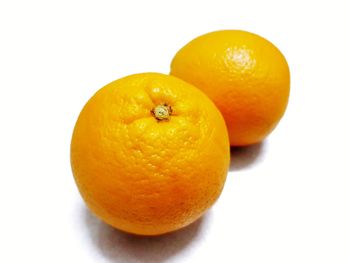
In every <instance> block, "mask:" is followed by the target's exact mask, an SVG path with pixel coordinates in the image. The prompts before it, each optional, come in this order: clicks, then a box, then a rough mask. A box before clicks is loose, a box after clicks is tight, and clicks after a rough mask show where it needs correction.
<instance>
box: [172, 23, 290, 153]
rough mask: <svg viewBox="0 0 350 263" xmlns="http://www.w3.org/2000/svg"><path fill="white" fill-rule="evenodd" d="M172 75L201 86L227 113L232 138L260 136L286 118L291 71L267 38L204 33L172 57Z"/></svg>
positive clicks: (238, 142)
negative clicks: (284, 115) (284, 116)
mask: <svg viewBox="0 0 350 263" xmlns="http://www.w3.org/2000/svg"><path fill="white" fill-rule="evenodd" d="M171 75H174V76H176V77H179V78H181V79H183V80H185V81H187V82H189V83H191V84H194V85H195V86H197V87H198V88H200V89H201V90H203V91H204V92H205V93H206V94H207V95H208V96H209V97H210V98H211V99H212V100H213V101H214V102H215V104H216V106H217V107H218V108H219V109H220V111H221V113H222V114H223V116H224V118H225V121H226V125H227V127H228V132H229V137H230V143H231V145H233V146H243V145H249V144H253V143H257V142H260V141H262V140H263V139H264V138H265V137H266V136H267V135H268V134H269V133H270V132H271V131H272V130H273V129H274V128H275V127H276V125H277V123H278V122H279V120H280V119H281V118H282V116H283V114H284V112H285V109H286V106H287V103H288V97H289V86H290V75H289V68H288V64H287V62H286V60H285V58H284V56H283V55H282V53H281V52H280V51H279V50H278V49H277V48H276V47H275V46H274V45H273V44H271V43H270V42H269V41H267V40H266V39H264V38H262V37H260V36H258V35H255V34H252V33H248V32H245V31H239V30H224V31H216V32H212V33H208V34H206V35H203V36H200V37H198V38H196V39H194V40H192V41H191V42H189V43H188V44H187V45H186V46H184V47H183V48H182V49H181V50H180V51H179V52H178V53H177V54H176V55H175V57H174V59H173V61H172V64H171Z"/></svg>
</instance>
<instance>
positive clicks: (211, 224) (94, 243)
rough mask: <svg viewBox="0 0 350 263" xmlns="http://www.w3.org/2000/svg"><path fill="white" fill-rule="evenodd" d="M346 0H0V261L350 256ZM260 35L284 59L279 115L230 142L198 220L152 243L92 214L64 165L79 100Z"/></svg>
mask: <svg viewBox="0 0 350 263" xmlns="http://www.w3.org/2000/svg"><path fill="white" fill-rule="evenodd" d="M346 3H347V1H300V3H298V2H297V1H289V3H286V2H285V1H267V0H265V1H245V0H241V1H219V0H217V1H210V2H209V1H171V2H170V1H151V0H148V1H138V2H136V1H87V0H85V1H37V0H33V1H1V2H0V38H1V39H0V89H1V92H0V121H1V129H0V160H1V163H0V176H1V183H0V207H1V210H0V211H1V217H0V222H1V224H0V243H1V244H0V245H1V246H0V247H1V250H0V262H4V263H5V262H6V263H7V262H21V263H23V262H84V263H90V262H99V263H105V262H106V263H108V262H236V263H249V262H251V263H252V262H254V263H256V262H259V263H264V262H267V263H274V262H276V263H277V262H278V263H281V262H283V263H286V262H293V263H295V262H298V263H302V262H307V263H310V262H317V263H322V262H337V263H345V262H347V263H348V262H350V168H349V149H350V143H349V134H350V129H349V119H350V118H349V113H350V111H349V110H350V109H349V100H350V97H349V88H350V81H349V61H350V51H349V46H350V39H349V27H348V25H349V24H350V18H349V12H348V10H349V9H348V7H347V5H346ZM231 28H232V29H245V30H248V31H252V32H255V33H258V34H260V35H262V36H264V37H266V38H267V39H269V40H271V41H272V42H273V43H275V45H277V46H278V47H279V48H280V49H281V50H282V52H283V53H284V54H285V56H286V58H287V60H288V62H289V65H290V68H291V75H292V92H291V98H290V104H289V107H288V111H287V113H286V115H285V117H284V119H283V121H282V122H281V123H280V125H279V126H278V128H277V129H276V130H275V131H274V132H273V134H272V135H271V136H270V137H269V138H268V140H267V141H266V142H265V143H264V144H263V145H260V146H255V147H252V148H249V149H246V150H245V151H235V152H234V154H233V158H232V167H231V172H230V174H229V175H228V179H227V184H226V186H225V189H224V192H223V194H222V196H221V198H220V199H219V201H218V202H217V203H216V205H215V206H214V207H213V209H211V211H210V212H209V213H208V214H207V215H206V216H205V217H204V218H203V219H202V220H201V221H199V222H197V223H195V224H193V225H191V226H190V227H188V228H186V229H184V230H182V231H179V232H177V233H174V234H171V235H167V236H163V237H159V238H143V239H142V238H136V237H133V236H128V235H125V234H122V233H120V232H118V231H116V230H112V229H111V228H109V227H108V226H106V225H104V224H103V223H101V222H99V221H98V220H97V219H95V218H94V217H93V216H92V215H90V214H89V213H88V212H87V210H86V209H85V207H84V204H83V202H82V200H81V199H80V196H79V194H78V192H77V189H76V186H75V184H74V181H73V178H72V174H71V170H70V164H69V144H70V138H71V133H72V129H73V126H74V123H75V120H76V118H77V116H78V114H79V111H80V109H81V108H82V106H83V105H84V103H85V102H86V101H87V99H88V98H89V97H90V96H91V95H92V94H93V93H94V92H95V91H96V90H97V89H99V88H101V87H102V86H103V85H105V84H107V83H109V82H111V81H112V80H115V79H117V78H120V77H122V76H125V75H128V74H132V73H138V72H146V71H156V72H163V73H167V72H168V71H169V64H170V61H171V59H172V57H173V55H174V54H175V52H176V51H177V50H178V49H179V48H180V47H182V46H183V45H184V44H185V43H187V42H188V41H189V40H191V39H192V38H194V37H196V36H198V35H200V34H202V33H206V32H209V31H212V30H217V29H231Z"/></svg>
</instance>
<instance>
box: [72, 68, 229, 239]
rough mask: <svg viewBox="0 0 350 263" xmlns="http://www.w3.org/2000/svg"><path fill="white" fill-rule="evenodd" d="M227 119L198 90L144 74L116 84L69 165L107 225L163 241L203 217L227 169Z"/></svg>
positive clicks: (92, 111) (105, 92) (100, 100)
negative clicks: (173, 232)
mask: <svg viewBox="0 0 350 263" xmlns="http://www.w3.org/2000/svg"><path fill="white" fill-rule="evenodd" d="M229 158H230V153H229V140H228V134H227V130H226V126H225V122H224V119H223V118H222V116H221V114H220V112H219V111H218V109H217V108H216V107H215V105H214V104H213V103H212V102H211V101H210V100H209V99H208V98H207V96H206V95H205V94H203V93H202V92H201V91H200V90H198V89H197V88H195V87H193V86H192V85H190V84H188V83H186V82H184V81H182V80H180V79H177V78H175V77H172V76H167V75H162V74H157V73H145V74H136V75H132V76H129V77H126V78H123V79H120V80H117V81H115V82H112V83H110V84H108V85H107V86H105V87H104V88H102V89H101V90H99V91H98V92H97V93H96V94H95V95H94V96H93V97H92V98H91V99H90V100H89V101H88V103H87V104H86V105H85V107H84V109H83V110H82V112H81V113H80V116H79V118H78V121H77V123H76V126H75V129H74V133H73V137H72V144H71V164H72V170H73V174H74V177H75V180H76V183H77V185H78V187H79V190H80V193H81V195H82V197H83V198H84V200H85V202H86V204H87V205H88V207H89V208H90V209H91V210H92V211H93V212H94V213H95V214H96V215H97V216H98V217H100V218H101V219H102V220H104V221H105V222H106V223H108V224H110V225H112V226H114V227H116V228H118V229H121V230H123V231H127V232H130V233H135V234H140V235H158V234H162V233H166V232H170V231H174V230H177V229H179V228H182V227H184V226H186V225H188V224H190V223H192V222H193V221H195V220H196V219H197V218H199V217H200V216H201V215H202V214H203V213H204V212H205V211H206V210H207V209H208V208H209V207H210V206H211V205H213V203H214V202H215V200H216V199H217V198H218V197H219V195H220V193H221V191H222V189H223V186H224V182H225V179H226V173H227V170H228V165H229Z"/></svg>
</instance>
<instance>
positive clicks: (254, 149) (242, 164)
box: [230, 142, 264, 171]
mask: <svg viewBox="0 0 350 263" xmlns="http://www.w3.org/2000/svg"><path fill="white" fill-rule="evenodd" d="M263 152H264V142H261V143H257V144H253V145H249V146H245V147H231V164H230V171H239V170H243V169H245V168H248V167H250V166H252V165H253V164H254V163H256V162H257V161H258V160H259V159H260V157H261V156H262V154H263Z"/></svg>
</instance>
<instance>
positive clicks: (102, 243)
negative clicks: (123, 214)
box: [83, 208, 206, 263]
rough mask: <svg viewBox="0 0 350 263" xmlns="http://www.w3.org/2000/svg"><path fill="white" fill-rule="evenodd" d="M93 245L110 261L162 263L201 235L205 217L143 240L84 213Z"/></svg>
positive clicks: (87, 212)
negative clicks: (170, 231)
mask: <svg viewBox="0 0 350 263" xmlns="http://www.w3.org/2000/svg"><path fill="white" fill-rule="evenodd" d="M83 216H84V221H85V224H86V228H87V229H88V232H89V235H90V237H91V239H92V243H93V244H94V246H95V247H96V249H97V250H98V252H99V253H101V254H102V255H103V256H104V257H105V258H107V259H108V260H109V262H114V263H116V262H118V263H119V262H122V263H136V262H138V263H140V262H142V263H148V262H152V263H160V262H166V261H167V260H168V259H170V258H171V257H173V256H175V255H176V254H178V253H179V252H181V251H182V250H184V249H185V248H186V247H187V246H188V245H189V244H191V242H193V241H195V239H197V238H198V237H199V236H200V235H199V234H200V232H201V229H202V225H203V222H204V221H205V220H206V219H205V217H206V216H205V215H204V216H202V218H200V219H198V220H197V221H196V222H194V223H192V224H191V225H189V226H187V227H185V228H183V229H181V230H178V231H175V232H172V233H169V234H164V235H161V236H155V237H143V236H136V235H132V234H127V233H125V232H122V231H119V230H116V229H114V228H112V227H111V226H109V225H107V224H105V223H103V222H102V221H100V220H99V219H97V218H96V217H95V216H94V215H92V214H91V213H90V211H89V210H88V209H87V208H84V211H83Z"/></svg>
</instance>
